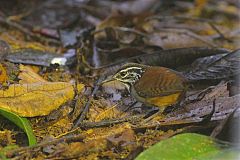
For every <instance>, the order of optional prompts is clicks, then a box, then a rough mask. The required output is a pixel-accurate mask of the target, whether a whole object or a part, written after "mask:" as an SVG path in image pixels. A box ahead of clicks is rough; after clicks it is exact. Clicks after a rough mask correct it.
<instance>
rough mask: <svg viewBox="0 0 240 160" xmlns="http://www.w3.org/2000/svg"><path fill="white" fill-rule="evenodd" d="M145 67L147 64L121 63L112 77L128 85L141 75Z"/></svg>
mask: <svg viewBox="0 0 240 160" xmlns="http://www.w3.org/2000/svg"><path fill="white" fill-rule="evenodd" d="M146 68H147V66H145V65H142V64H138V63H127V64H125V65H123V66H122V67H121V68H120V69H119V70H118V72H117V73H116V74H115V75H113V77H112V78H113V79H115V80H118V81H120V82H122V83H124V84H125V85H127V86H128V87H130V86H131V85H134V84H135V83H136V82H137V81H138V80H139V79H140V78H141V77H142V75H143V73H144V72H145V69H146Z"/></svg>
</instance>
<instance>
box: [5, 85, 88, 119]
mask: <svg viewBox="0 0 240 160" xmlns="http://www.w3.org/2000/svg"><path fill="white" fill-rule="evenodd" d="M83 88H84V85H83V84H78V86H77V89H78V91H81V90H83ZM73 97H74V85H73V84H71V83H68V82H45V83H42V82H39V83H30V84H14V85H10V86H9V88H8V89H7V90H1V91H0V107H1V108H4V109H8V110H9V111H11V112H14V113H16V114H18V115H19V116H23V117H35V116H45V115H48V114H49V113H50V112H51V111H53V110H55V109H57V108H58V107H59V106H61V105H62V104H64V103H66V102H67V101H69V100H72V99H73Z"/></svg>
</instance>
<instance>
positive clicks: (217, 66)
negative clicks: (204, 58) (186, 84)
mask: <svg viewBox="0 0 240 160" xmlns="http://www.w3.org/2000/svg"><path fill="white" fill-rule="evenodd" d="M239 62H240V50H236V51H233V52H231V53H228V54H227V55H225V56H222V57H220V58H218V59H216V60H215V61H213V62H211V61H210V63H206V64H202V66H201V67H200V68H198V69H196V70H193V71H191V72H190V73H187V74H185V75H186V76H187V77H188V78H189V79H191V80H201V79H207V80H210V79H230V78H231V77H234V76H238V75H239V73H240V70H239Z"/></svg>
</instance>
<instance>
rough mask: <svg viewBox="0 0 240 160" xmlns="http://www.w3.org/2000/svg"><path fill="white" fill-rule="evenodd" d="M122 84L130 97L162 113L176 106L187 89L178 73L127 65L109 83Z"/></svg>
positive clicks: (133, 64)
mask: <svg viewBox="0 0 240 160" xmlns="http://www.w3.org/2000/svg"><path fill="white" fill-rule="evenodd" d="M114 80H116V81H119V82H121V83H123V84H124V85H125V86H126V88H127V90H128V91H129V93H130V95H131V96H132V97H134V98H135V99H136V100H137V101H138V102H141V103H143V104H145V105H146V106H155V107H158V108H159V109H160V112H163V111H164V110H165V109H166V107H168V106H173V105H176V104H178V103H179V102H180V101H181V99H182V98H183V97H184V95H185V93H186V90H187V88H188V84H187V82H188V80H187V78H186V77H184V76H183V75H182V74H181V73H180V72H177V71H174V70H172V69H170V68H165V67H160V66H149V65H144V64H139V63H127V64H124V65H122V66H121V67H120V69H119V70H118V71H117V72H116V73H115V74H113V75H112V76H111V77H110V78H107V79H105V80H104V81H103V82H102V84H103V83H106V82H109V81H114Z"/></svg>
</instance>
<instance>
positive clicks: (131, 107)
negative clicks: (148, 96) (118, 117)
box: [123, 101, 137, 112]
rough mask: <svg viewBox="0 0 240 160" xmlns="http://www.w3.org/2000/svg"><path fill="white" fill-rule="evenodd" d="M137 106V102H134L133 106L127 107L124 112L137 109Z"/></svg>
mask: <svg viewBox="0 0 240 160" xmlns="http://www.w3.org/2000/svg"><path fill="white" fill-rule="evenodd" d="M136 104H137V101H135V102H133V103H132V104H131V105H129V106H127V108H125V109H124V110H123V112H127V111H128V110H129V109H134V108H136V107H134V106H135V105H136Z"/></svg>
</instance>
